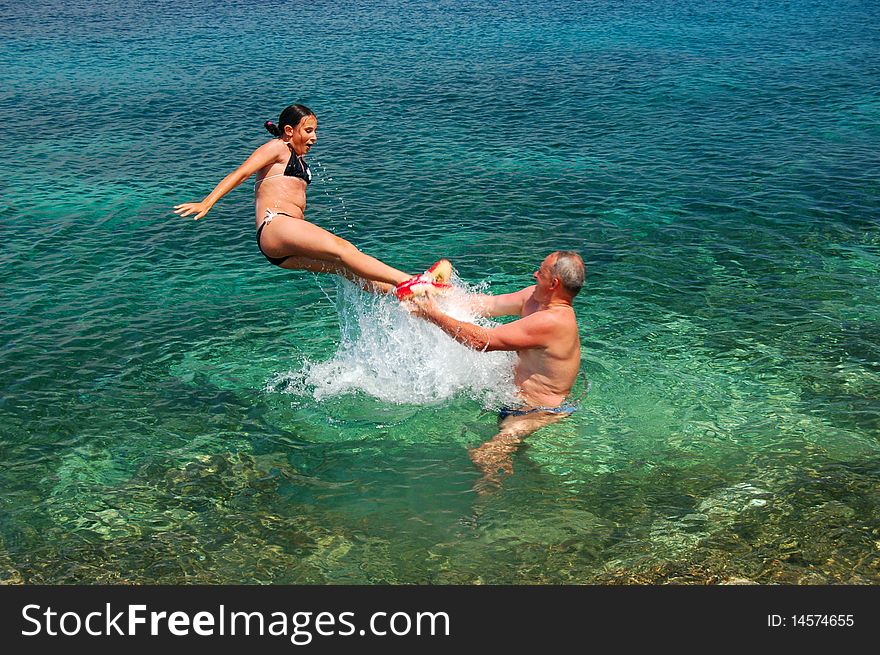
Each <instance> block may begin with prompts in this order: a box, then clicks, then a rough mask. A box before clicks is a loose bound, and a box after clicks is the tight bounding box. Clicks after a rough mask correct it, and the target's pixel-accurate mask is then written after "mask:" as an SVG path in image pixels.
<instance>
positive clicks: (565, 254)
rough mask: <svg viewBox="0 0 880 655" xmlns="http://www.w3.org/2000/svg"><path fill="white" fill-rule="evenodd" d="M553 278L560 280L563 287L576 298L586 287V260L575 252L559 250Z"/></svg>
mask: <svg viewBox="0 0 880 655" xmlns="http://www.w3.org/2000/svg"><path fill="white" fill-rule="evenodd" d="M555 254H556V263H555V264H554V265H553V277H555V278H558V279H559V282H560V284H562V287H563V288H564V289H565V290H566V291H568V292H569V293H570V294H571V297H572V298H574V297H575V296H576V295H577V294H578V292H579V291H580V290H581V287H582V286H584V277H586V274H587V269H586V267H585V266H584V260H583V259H581V256H580V255H579V254H577V253H576V252H574V251H573V250H557V251H556V253H555Z"/></svg>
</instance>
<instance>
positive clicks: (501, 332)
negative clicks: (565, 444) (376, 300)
mask: <svg viewBox="0 0 880 655" xmlns="http://www.w3.org/2000/svg"><path fill="white" fill-rule="evenodd" d="M534 276H535V281H536V284H534V285H532V286H530V287H527V288H525V289H522V290H521V291H517V292H515V293H508V294H504V295H501V296H486V295H481V296H477V297H476V298H475V300H474V303H475V304H474V308H475V309H476V311H477V312H478V313H480V314H481V315H483V316H487V317H491V316H509V315H519V316H520V318H519V319H518V320H516V321H513V322H512V323H508V324H506V325H500V326H498V327H494V328H483V327H480V326H478V325H474V324H473V323H466V322H464V321H459V320H456V319H454V318H452V317H451V316H449V315H447V314H445V313H443V312H442V311H440V309H439V308H438V307H437V305H436V303H435V302H434V300H433V299H432V298H429V297H426V298H418V299H414V300H412V301H411V303H412V305H413V306H414V308H413V312H414V313H415V314H416V315H418V316H420V317H422V318H425V319H427V320H429V321H431V322H433V323H435V324H436V325H437V326H438V327H440V329H441V330H443V331H444V332H446V334H448V335H449V336H451V337H452V338H453V339H455V340H456V341H458V342H460V343H462V344H464V345H466V346H468V347H470V348H473V349H474V350H515V351H516V353H517V355H518V357H517V362H516V368H515V371H514V382H515V384H516V387H517V395H518V397H519V399H520V402H521V404H520V405H518V406H516V407H505V408H503V409H502V410H501V412H500V414H499V432H498V434H497V435H495V437H493V438H492V439H491V440H490V441H487V442H486V443H484V444H483V445H481V446H479V447H478V448H475V449H473V450H471V451H470V455H471V459H472V460H473V462H474V464H476V465H477V467H478V468H479V469H480V470H481V471H482V473H483V480H484V482H489V483H498V482H499V481H500V477H501V475H500V474H502V473H506V474H509V473H512V472H513V463H512V455H513V453H514V451H515V450H516V447H517V445H518V444H519V443H520V442H521V441H522V440H523V439H524V438H525V437H526V436H528V435H530V434H531V433H532V432H534V431H535V430H537V429H538V428H541V427H544V426H546V425H550V424H551V423H556V422H557V421H560V420H562V419H563V418H565V417H566V416H569V415H570V414H571V413H572V412H574V411H575V409H577V408H576V406H574V405H572V404H569V403H565V397H566V396H567V395H568V393H569V392H570V391H571V388H572V386H573V385H574V382H575V379H576V378H577V374H578V371H579V370H580V364H581V347H580V339H579V337H578V326H577V317H576V316H575V313H574V308H573V307H572V300H573V299H574V297H575V296H576V295H577V294H578V292H579V291H580V290H581V287H582V286H583V284H584V276H585V268H584V262H583V260H582V259H581V257H580V256H579V255H578V254H577V253H575V252H571V251H567V250H566V251H557V252H554V253H551V254H549V255H547V257H546V258H545V259H544V261H543V262H542V263H541V266H540V268H539V269H538V270H537V271H536V272H535V274H534Z"/></svg>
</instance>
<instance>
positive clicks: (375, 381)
mask: <svg viewBox="0 0 880 655" xmlns="http://www.w3.org/2000/svg"><path fill="white" fill-rule="evenodd" d="M453 282H454V283H455V288H454V289H453V290H451V291H450V292H449V293H448V294H444V296H442V297H440V298H438V304H439V305H440V306H441V308H442V309H443V310H444V311H445V312H447V313H448V314H450V315H452V316H454V317H455V318H458V319H459V320H464V321H470V322H473V323H477V324H481V325H484V326H490V325H492V324H493V323H492V322H491V321H488V320H486V319H483V318H481V317H478V316H476V315H475V314H473V312H472V311H470V308H469V306H468V301H467V299H468V296H471V295H473V294H474V293H475V292H476V291H479V290H480V289H479V288H468V287H466V286H465V285H463V284H462V283H461V281H460V280H459V279H458V278H454V279H453ZM336 304H337V311H338V314H339V323H340V343H339V346H338V348H337V350H336V353H335V354H334V356H333V357H332V358H331V359H329V360H328V361H324V362H313V361H309V360H306V361H304V362H303V365H302V368H301V369H300V370H298V371H290V372H288V373H284V374H280V375H277V376H275V378H273V379H272V380H271V381H270V382H269V384H268V385H267V389H268V390H269V391H276V392H278V391H280V392H285V393H293V394H296V395H310V396H312V397H313V398H314V399H315V400H318V401H321V400H324V399H327V398H332V397H335V396H341V395H345V394H352V393H357V392H361V393H365V394H368V395H370V396H372V397H374V398H377V399H379V400H381V401H383V402H386V403H397V404H415V405H423V404H432V403H438V402H441V401H444V400H448V399H449V398H452V397H453V396H466V397H469V398H472V399H474V400H477V401H478V402H480V403H481V404H482V405H483V406H484V407H486V408H497V407H499V406H500V405H502V404H505V403H509V402H511V401H512V400H513V399H514V393H515V389H514V386H513V363H514V361H515V355H514V354H513V353H509V352H491V353H484V352H477V351H474V350H471V349H470V348H467V347H465V346H463V345H461V344H459V343H457V342H456V341H454V340H453V339H452V338H450V337H449V336H447V335H446V334H444V333H443V332H441V331H440V329H439V328H437V327H436V326H435V325H433V324H431V323H428V322H427V321H424V320H422V319H419V318H416V317H415V316H412V315H411V314H410V313H409V312H408V311H407V310H406V309H405V308H404V307H403V306H402V305H401V304H400V303H399V302H398V301H397V300H396V299H394V298H393V297H387V296H377V295H373V294H368V293H365V292H363V291H361V290H360V289H359V288H357V287H356V286H355V285H353V284H351V283H350V282H347V281H344V280H342V279H340V280H339V282H338V283H337V303H336Z"/></svg>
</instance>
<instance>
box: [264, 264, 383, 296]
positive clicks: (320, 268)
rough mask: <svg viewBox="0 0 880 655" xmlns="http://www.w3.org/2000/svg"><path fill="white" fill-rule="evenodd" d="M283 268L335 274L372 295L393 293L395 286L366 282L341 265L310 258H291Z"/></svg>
mask: <svg viewBox="0 0 880 655" xmlns="http://www.w3.org/2000/svg"><path fill="white" fill-rule="evenodd" d="M281 268H287V269H290V270H294V271H311V272H312V273H333V274H335V275H338V276H340V277H344V278H345V279H346V280H349V281H350V282H354V283H355V284H356V285H358V286H359V287H361V288H362V289H364V290H366V291H370V292H372V293H391V292H392V291H394V285H393V284H388V283H386V282H374V281H372V280H365V279H364V278H362V277H358V276H357V275H355V274H354V273H352V272H351V271H350V270H348V269H347V268H345V267H344V266H342V265H341V264H334V263H333V262H322V261H321V260H319V259H309V258H308V257H290V258H289V259H286V260H285V261H284V263H283V264H281Z"/></svg>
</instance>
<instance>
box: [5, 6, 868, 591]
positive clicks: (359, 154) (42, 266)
mask: <svg viewBox="0 0 880 655" xmlns="http://www.w3.org/2000/svg"><path fill="white" fill-rule="evenodd" d="M878 26H880V14H878V7H877V5H876V3H874V2H869V1H867V0H865V1H861V0H850V1H847V2H838V3H833V4H828V3H821V2H814V1H812V0H793V1H792V2H787V3H754V2H745V1H743V0H733V1H730V2H724V3H715V2H707V1H705V0H682V1H677V2H671V1H670V2H665V1H661V2H625V3H623V2H613V1H610V0H594V1H591V2H580V3H569V2H544V3H538V4H536V3H527V2H520V1H518V0H511V1H509V2H503V3H496V2H480V1H474V2H427V1H425V2H400V1H398V0H388V1H384V2H375V3H363V4H362V3H344V2H342V3H340V2H333V3H329V2H320V1H319V2H312V3H307V4H302V3H284V2H272V3H259V4H256V5H255V4H253V3H232V4H229V3H224V4H217V3H212V2H196V1H188V2H174V3H151V4H150V6H149V7H147V6H142V5H140V4H139V3H133V2H118V1H109V0H108V1H104V2H77V1H73V2H65V3H56V2H44V3H37V4H33V3H31V4H20V5H15V4H12V5H10V4H7V5H6V6H5V7H4V9H3V12H2V16H0V76H2V82H3V83H2V85H0V118H2V124H3V131H4V133H3V139H2V141H0V155H2V156H0V184H2V195H0V218H2V220H0V241H2V244H3V246H2V249H0V260H2V271H3V275H2V280H0V285H2V287H0V294H2V296H0V297H2V300H0V317H2V325H3V348H2V352H0V358H2V366H0V385H2V390H3V391H2V397H0V459H2V463H3V466H2V467H0V489H2V491H3V493H2V494H0V577H2V578H3V579H5V580H7V581H12V582H27V583H77V582H78V583H93V582H132V583H199V582H202V583H236V582H244V583H251V582H266V583H463V584H476V583H570V582H575V583H616V582H699V583H703V582H717V581H725V580H739V579H749V580H754V581H757V582H763V583H769V582H783V583H819V584H823V583H840V582H843V583H872V584H876V583H877V582H878V581H880V558H878V555H880V549H878V544H880V534H878V532H877V526H878V524H880V486H878V475H880V444H878V427H880V401H878V398H880V364H878V362H880V346H878V343H880V327H878V325H880V302H878V280H880V225H878V220H877V216H878V210H880V200H878V183H877V180H878V179H880V159H878V156H877V153H878V152H880V128H878V125H880V87H878V80H880V64H878V62H880V57H878V54H880V52H878V51H880V27H878ZM292 102H302V103H305V104H306V105H308V106H310V107H311V108H312V109H313V110H314V111H315V112H316V113H317V115H318V120H319V140H318V143H317V145H316V147H315V148H314V149H313V152H312V153H311V154H310V156H309V161H310V164H311V166H312V168H313V170H314V171H315V172H316V179H315V180H314V182H313V184H312V185H311V186H310V188H309V206H308V209H307V217H308V219H309V220H311V221H312V222H314V223H316V224H318V225H320V226H322V227H324V228H326V229H328V230H331V231H332V232H334V233H336V234H337V235H339V236H341V237H343V238H346V239H348V240H350V241H351V242H353V243H354V244H355V245H357V246H358V247H359V248H361V249H362V250H363V251H365V252H367V253H369V254H371V255H374V256H377V257H379V258H381V259H382V260H383V261H386V262H388V263H389V264H391V265H393V266H396V267H398V268H401V269H403V270H406V271H409V272H412V273H416V272H420V271H422V270H424V269H425V268H426V267H427V266H429V265H430V264H431V263H433V262H434V261H435V260H436V259H438V258H439V257H448V258H449V259H451V260H452V261H453V263H454V264H455V267H456V270H457V272H458V275H459V276H460V281H459V283H458V287H459V288H460V289H462V292H461V293H462V294H464V295H465V296H466V295H467V294H468V293H474V292H475V291H478V290H479V291H482V292H488V293H505V292H511V291H515V290H517V289H520V288H522V287H524V286H527V285H528V284H530V283H531V282H532V278H531V274H532V272H533V271H534V270H535V269H536V268H537V266H538V265H539V264H540V262H541V260H542V259H543V258H544V256H546V254H547V253H549V252H551V251H552V250H556V249H576V250H578V251H580V252H581V253H582V254H583V256H584V259H585V261H586V263H587V268H588V277H587V283H586V286H585V288H584V290H583V292H582V293H581V295H580V296H578V298H577V300H576V302H575V309H576V311H577V314H578V318H579V322H580V333H581V342H582V347H583V350H582V366H581V368H582V370H583V372H584V374H585V376H586V377H587V378H588V379H589V380H590V381H591V382H592V387H591V391H590V392H589V393H588V394H587V395H586V397H585V398H584V401H583V403H582V407H581V409H580V411H578V412H577V413H576V414H575V415H573V416H572V417H571V418H569V419H566V420H565V421H562V422H560V423H558V424H556V425H554V426H551V427H549V428H547V429H545V430H543V431H540V432H538V433H536V434H534V435H532V436H531V437H529V438H528V439H527V441H526V443H525V445H524V447H523V448H521V449H520V451H519V452H518V453H517V454H516V455H515V457H514V459H513V466H514V472H513V474H512V475H511V476H509V477H508V478H506V479H505V480H504V482H503V484H502V485H501V487H500V488H499V489H497V490H496V491H495V492H494V493H491V494H488V495H485V494H479V493H477V492H476V490H475V486H476V483H477V482H478V479H479V472H478V471H477V470H476V468H475V467H474V465H473V464H472V463H471V461H470V458H469V456H468V450H469V449H470V448H473V447H475V446H477V445H479V444H481V443H483V442H484V441H486V440H488V439H490V438H491V437H492V436H493V435H494V434H495V432H496V429H497V424H496V417H495V414H494V411H493V410H495V409H497V407H498V406H499V405H501V404H503V402H504V399H505V398H506V397H508V396H509V394H510V393H511V390H512V387H511V380H510V376H511V372H510V371H511V369H510V366H511V359H510V356H509V355H505V354H504V353H494V354H493V353H476V352H470V351H467V350H466V349H464V348H463V347H461V346H459V345H457V344H454V343H453V342H452V341H451V340H449V339H447V338H446V337H444V336H443V335H442V334H440V332H439V331H438V330H437V329H436V328H434V327H432V326H430V325H428V324H426V323H424V322H420V321H418V319H416V318H414V317H412V316H411V315H409V314H408V313H407V312H405V311H404V310H403V309H402V308H400V307H399V306H398V305H396V304H395V303H394V302H393V301H391V300H390V299H389V298H382V297H377V296H371V295H368V294H364V293H362V292H361V291H359V290H358V289H356V288H355V287H354V286H352V285H349V284H348V283H343V282H339V281H337V280H335V279H334V278H331V277H329V276H315V275H312V274H309V273H295V272H289V271H284V270H281V269H278V268H275V267H272V266H271V265H269V264H268V263H267V262H266V261H265V260H264V259H263V258H262V257H261V256H260V254H259V251H258V250H257V247H256V244H255V242H254V234H253V228H254V223H253V195H252V192H251V191H250V188H249V186H248V185H243V186H242V188H240V189H238V190H236V191H233V192H232V193H230V194H229V195H227V196H226V197H225V198H224V199H223V200H221V201H220V202H219V203H218V204H217V205H216V206H215V207H214V208H213V209H212V211H211V213H210V214H209V215H208V216H207V217H206V218H205V219H203V220H201V221H198V222H195V221H192V220H191V219H182V218H179V217H177V216H175V215H173V214H172V213H171V207H172V206H173V205H174V204H178V203H180V202H185V201H192V200H198V199H200V198H202V197H204V196H205V195H206V194H207V193H208V192H209V191H210V190H211V189H212V188H213V186H214V185H215V184H216V183H217V182H218V181H219V180H220V179H222V178H223V176H224V175H226V174H227V173H228V172H230V171H232V170H233V169H234V168H235V167H236V166H238V165H239V164H240V163H241V162H242V161H243V160H244V158H245V157H247V155H248V154H249V153H250V152H251V151H252V150H253V149H254V148H256V147H257V146H259V145H260V144H261V143H263V142H264V141H265V139H267V138H268V133H266V132H265V131H264V130H263V129H262V123H263V122H264V121H265V120H267V119H275V120H277V117H278V113H279V112H280V110H281V109H282V108H283V107H284V106H286V105H287V104H290V103H292ZM450 302H451V301H450ZM455 306H456V305H455V303H454V302H453V303H452V304H451V305H450V308H454V307H455ZM457 307H458V310H459V311H465V310H466V303H464V302H463V303H460V304H459V305H457ZM463 317H466V316H464V315H463ZM582 391H583V382H582V381H579V382H578V386H576V388H575V393H576V394H578V395H579V394H580V393H582Z"/></svg>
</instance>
